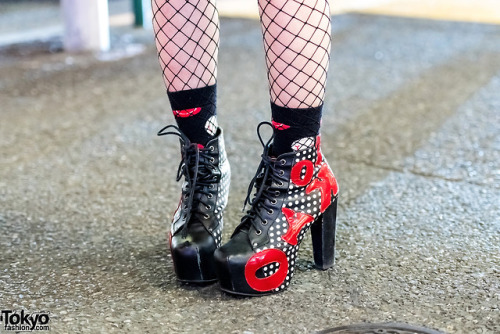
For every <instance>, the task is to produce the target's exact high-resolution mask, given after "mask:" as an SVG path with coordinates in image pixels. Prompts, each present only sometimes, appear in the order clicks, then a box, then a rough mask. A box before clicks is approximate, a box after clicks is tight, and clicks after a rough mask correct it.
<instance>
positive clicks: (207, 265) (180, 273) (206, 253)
mask: <svg viewBox="0 0 500 334" xmlns="http://www.w3.org/2000/svg"><path fill="white" fill-rule="evenodd" d="M215 249H216V247H215V246H210V247H207V246H205V247H203V245H198V244H189V243H187V242H186V243H184V244H181V245H177V247H176V248H174V247H172V246H171V245H170V253H171V255H172V262H173V266H174V271H175V274H176V276H177V280H179V281H180V282H182V283H193V284H208V283H214V282H217V275H216V272H215V263H214V259H213V253H214V251H215Z"/></svg>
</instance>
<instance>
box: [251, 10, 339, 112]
mask: <svg viewBox="0 0 500 334" xmlns="http://www.w3.org/2000/svg"><path fill="white" fill-rule="evenodd" d="M259 10H260V19H261V24H262V33H263V37H264V50H265V52H266V63H267V69H268V79H269V86H270V94H271V102H273V103H275V104H276V105H279V106H282V107H287V108H311V107H317V106H319V105H321V104H322V103H323V100H324V95H325V83H326V74H327V69H328V63H329V60H330V45H331V39H330V30H331V29H330V9H329V5H328V0H259Z"/></svg>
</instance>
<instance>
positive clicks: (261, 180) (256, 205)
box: [238, 122, 286, 235]
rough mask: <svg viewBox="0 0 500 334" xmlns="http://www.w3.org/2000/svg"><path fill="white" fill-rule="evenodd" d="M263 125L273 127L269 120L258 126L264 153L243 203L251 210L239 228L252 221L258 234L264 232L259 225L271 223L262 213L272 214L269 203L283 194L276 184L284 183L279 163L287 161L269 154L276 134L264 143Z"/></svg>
mask: <svg viewBox="0 0 500 334" xmlns="http://www.w3.org/2000/svg"><path fill="white" fill-rule="evenodd" d="M262 125H269V126H271V127H272V125H271V123H269V122H261V123H260V124H259V125H258V127H257V135H258V136H259V140H260V142H261V144H262V146H263V148H264V152H263V153H262V160H261V162H260V164H259V167H258V168H257V171H256V173H255V176H254V177H253V178H252V181H250V185H249V186H248V192H247V196H246V198H245V203H244V205H243V211H244V210H245V207H246V205H247V204H249V205H251V207H250V210H248V211H247V213H246V215H245V216H243V218H242V219H241V224H240V226H239V228H240V227H241V228H245V227H247V228H248V227H249V226H250V225H249V223H251V224H252V225H253V227H254V228H255V231H256V233H257V235H260V233H262V230H261V226H259V225H260V224H262V225H267V224H268V223H269V222H268V220H267V219H265V218H264V217H262V214H261V213H262V212H264V210H266V211H267V213H268V214H272V213H273V209H272V208H271V207H269V205H268V204H267V203H271V204H276V203H277V197H279V196H280V194H281V191H280V189H279V188H276V187H275V186H282V185H283V179H282V177H283V175H284V170H282V169H279V164H281V165H284V164H285V163H286V161H285V160H282V161H280V162H277V161H276V158H274V157H271V156H270V155H269V153H270V152H269V150H270V143H271V142H272V141H273V139H274V135H273V136H272V137H271V138H270V139H269V141H268V142H267V143H264V141H263V139H262V135H261V133H260V127H261V126H262ZM254 188H255V190H256V192H255V196H254V197H253V199H251V196H252V192H253V189H254ZM266 200H268V202H266ZM256 218H259V219H256ZM239 228H238V229H239Z"/></svg>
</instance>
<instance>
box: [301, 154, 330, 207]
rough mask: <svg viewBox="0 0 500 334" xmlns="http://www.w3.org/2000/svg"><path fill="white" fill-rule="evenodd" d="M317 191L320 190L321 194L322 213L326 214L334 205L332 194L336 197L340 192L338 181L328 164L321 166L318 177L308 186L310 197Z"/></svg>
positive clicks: (307, 190) (307, 192)
mask: <svg viewBox="0 0 500 334" xmlns="http://www.w3.org/2000/svg"><path fill="white" fill-rule="evenodd" d="M315 189H319V191H320V192H321V207H320V211H321V212H324V211H325V210H326V208H328V206H329V205H330V204H331V203H332V193H333V196H335V195H337V192H338V186H337V180H335V177H334V176H333V173H332V172H331V171H330V168H328V165H327V164H324V165H323V166H321V169H320V170H319V172H318V176H317V177H316V178H315V179H314V180H312V182H311V183H310V184H309V185H308V186H307V188H306V194H308V195H309V194H310V193H311V192H312V191H313V190H315Z"/></svg>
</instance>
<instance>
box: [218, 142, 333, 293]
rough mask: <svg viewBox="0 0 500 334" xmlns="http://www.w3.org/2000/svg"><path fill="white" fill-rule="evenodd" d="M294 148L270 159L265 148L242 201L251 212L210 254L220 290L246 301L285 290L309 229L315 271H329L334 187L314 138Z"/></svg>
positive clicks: (268, 150)
mask: <svg viewBox="0 0 500 334" xmlns="http://www.w3.org/2000/svg"><path fill="white" fill-rule="evenodd" d="M261 141H262V140H261ZM296 147H297V150H295V151H294V152H291V153H285V154H282V155H280V156H278V157H277V158H274V157H271V156H270V152H271V150H272V148H271V146H270V144H269V143H267V144H266V145H264V153H263V155H262V162H261V164H260V166H259V168H258V170H257V173H256V176H255V177H254V179H253V180H252V182H251V185H250V187H249V194H248V196H247V200H246V202H248V203H249V204H250V205H251V209H250V210H249V211H248V212H247V215H246V216H244V217H243V219H242V222H241V224H240V225H239V226H238V227H237V228H236V230H235V232H234V234H233V236H232V237H231V240H230V241H229V242H228V243H226V244H225V245H223V246H222V247H220V248H219V249H217V250H216V251H215V253H214V258H215V263H216V270H217V276H218V277H219V284H220V287H221V289H222V290H224V291H227V292H229V293H233V294H240V295H249V296H255V295H265V294H270V293H275V292H279V291H282V290H285V289H286V288H287V287H288V286H289V284H290V281H291V279H292V277H293V272H294V267H295V263H296V260H297V252H298V249H299V246H300V243H301V241H302V239H303V238H304V235H305V233H306V231H307V230H308V229H309V227H312V230H311V231H312V234H313V235H312V241H313V250H314V261H315V264H316V266H317V267H318V268H320V269H328V268H329V267H331V266H332V265H333V262H334V245H335V221H336V205H337V194H338V185H337V181H336V179H335V176H334V175H333V172H332V171H331V169H330V167H329V166H328V163H327V162H326V160H325V159H324V158H323V156H322V154H321V151H320V138H319V136H318V137H316V138H313V137H309V138H304V140H301V141H300V145H297V146H296ZM252 192H255V196H254V197H253V199H252V200H249V198H250V195H251V193H252Z"/></svg>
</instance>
